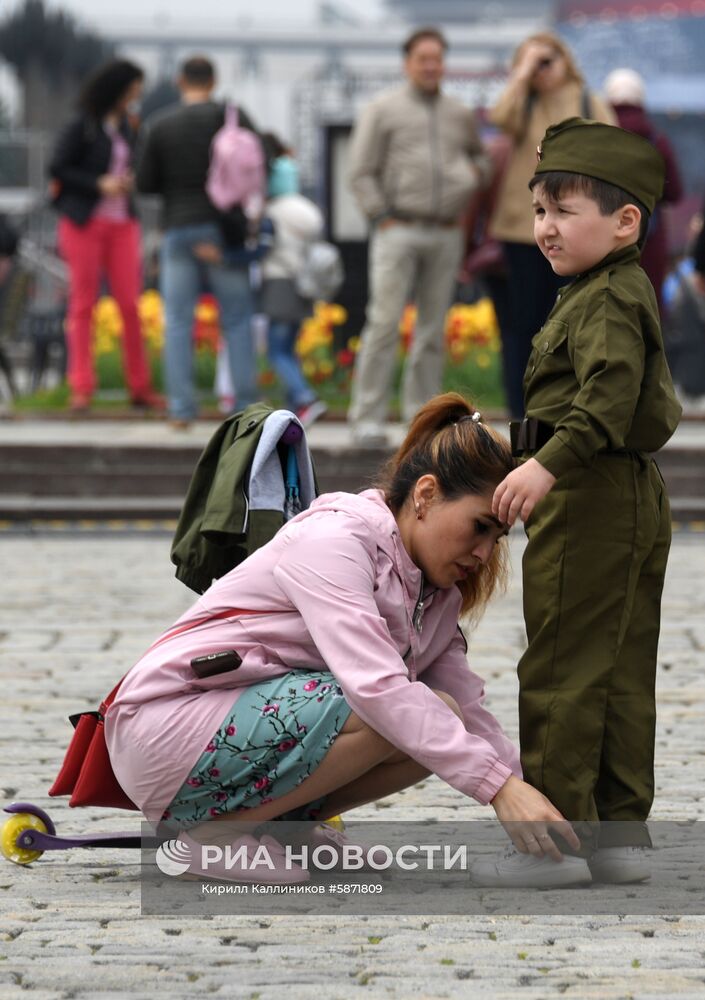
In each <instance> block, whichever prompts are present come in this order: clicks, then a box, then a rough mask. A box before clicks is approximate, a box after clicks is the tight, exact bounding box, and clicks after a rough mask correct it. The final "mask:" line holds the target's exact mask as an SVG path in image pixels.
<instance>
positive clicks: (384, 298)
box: [348, 28, 491, 446]
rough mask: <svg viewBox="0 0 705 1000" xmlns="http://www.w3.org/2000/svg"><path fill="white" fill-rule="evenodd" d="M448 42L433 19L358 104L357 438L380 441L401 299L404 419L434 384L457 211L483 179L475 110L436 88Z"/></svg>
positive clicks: (458, 235) (458, 244)
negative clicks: (411, 311)
mask: <svg viewBox="0 0 705 1000" xmlns="http://www.w3.org/2000/svg"><path fill="white" fill-rule="evenodd" d="M446 49H447V42H446V40H445V38H444V37H443V35H442V34H441V33H440V32H439V31H438V30H437V29H435V28H422V29H419V30H417V31H415V32H414V33H413V34H412V35H411V36H410V37H409V38H408V39H407V41H406V42H405V43H404V45H403V47H402V51H403V53H404V71H405V74H406V77H407V81H406V83H405V84H404V85H403V86H401V87H398V88H395V89H394V90H389V91H385V92H384V93H382V94H380V95H379V96H378V97H377V98H376V99H375V100H374V101H373V102H372V103H371V104H370V105H369V106H368V107H367V108H366V109H365V110H364V111H363V113H362V115H361V117H360V120H359V122H358V123H357V125H356V127H355V130H354V133H353V138H352V146H351V168H350V184H351V188H352V191H353V194H354V195H355V198H356V199H357V202H358V204H359V205H360V207H361V209H362V211H363V212H364V213H365V215H366V216H367V218H368V219H369V220H370V223H371V225H372V236H371V241H370V266H369V283H370V291H369V300H368V304H367V323H366V325H365V328H364V330H363V331H362V346H361V349H360V353H359V355H358V357H357V361H356V364H355V371H354V375H353V383H352V394H351V401H350V410H349V412H348V420H349V422H350V424H351V429H352V434H353V440H354V441H355V443H357V444H359V445H362V446H375V445H379V444H384V443H385V442H386V437H385V434H384V422H385V420H386V419H387V409H388V402H389V392H390V386H391V380H392V375H393V371H394V362H395V358H396V353H397V349H398V344H399V321H400V318H401V316H402V313H403V310H404V306H405V305H406V303H407V302H408V301H410V300H413V301H414V302H415V304H416V308H417V321H416V329H415V331H414V337H413V344H412V347H411V351H410V354H409V357H408V360H407V363H406V368H405V372H404V378H403V383H402V390H401V410H402V417H403V419H404V420H410V419H411V417H412V416H413V414H414V413H415V412H416V410H417V409H418V408H419V407H420V406H422V405H423V403H425V402H426V401H427V400H428V399H430V397H431V396H434V395H435V394H436V393H438V392H440V390H441V379H442V374H443V360H444V342H443V326H444V318H445V314H446V311H447V309H448V307H449V305H450V301H451V295H452V292H453V287H454V284H455V278H456V271H457V268H458V263H459V260H460V255H461V251H462V246H463V232H462V229H461V226H460V221H461V216H462V213H463V210H464V209H465V207H466V205H467V203H468V200H469V198H470V195H471V194H472V193H473V192H474V191H475V190H476V189H477V188H478V187H482V186H484V185H485V184H486V183H487V181H488V180H489V174H490V170H491V167H490V163H489V160H488V158H487V157H486V156H485V154H484V153H483V149H482V146H481V144H480V141H479V138H478V135H477V129H476V126H475V118H474V115H473V113H472V111H471V110H470V109H469V108H467V107H465V106H464V105H463V104H461V103H460V102H459V101H457V100H455V99H454V98H452V97H448V96H446V95H445V94H443V93H441V90H440V84H441V80H442V79H443V75H444V56H445V52H446Z"/></svg>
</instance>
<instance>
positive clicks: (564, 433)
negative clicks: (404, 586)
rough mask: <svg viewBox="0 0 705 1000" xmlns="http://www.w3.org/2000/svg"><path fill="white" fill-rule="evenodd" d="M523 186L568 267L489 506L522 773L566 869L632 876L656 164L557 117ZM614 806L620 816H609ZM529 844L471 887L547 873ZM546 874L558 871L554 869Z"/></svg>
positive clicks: (655, 517) (654, 589) (646, 704)
mask: <svg viewBox="0 0 705 1000" xmlns="http://www.w3.org/2000/svg"><path fill="white" fill-rule="evenodd" d="M538 154H539V161H538V165H537V168H536V174H535V176H534V177H533V179H532V181H531V183H530V185H529V186H530V188H531V191H532V195H533V203H534V211H535V225H534V235H535V238H536V242H537V243H538V245H539V247H540V249H541V250H542V252H543V253H544V254H545V256H546V257H547V258H548V260H549V261H550V263H551V265H552V267H553V270H554V271H555V272H556V273H557V274H559V275H562V276H564V277H565V278H566V279H567V280H568V279H570V280H569V281H568V284H566V285H565V286H564V287H562V288H561V291H560V292H559V294H558V298H557V301H556V304H555V306H554V308H553V310H552V312H551V314H550V315H549V317H548V320H547V321H546V323H545V325H544V326H543V327H542V329H541V330H540V331H539V333H538V334H537V335H536V336H535V337H534V340H533V351H532V353H531V356H530V358H529V362H528V367H527V370H526V374H525V377H524V392H525V399H526V414H527V418H526V419H525V420H524V421H523V422H522V423H521V424H516V425H513V426H512V436H513V439H514V443H515V449H516V453H517V454H518V455H521V457H522V458H523V459H524V461H523V462H522V463H521V464H520V465H519V467H518V468H517V469H515V470H514V471H513V472H512V473H510V474H509V475H508V476H507V478H506V479H505V480H504V481H503V482H502V483H500V485H499V486H498V487H497V491H496V493H495V496H494V502H493V510H494V513H495V514H496V515H497V517H498V518H499V519H500V520H501V521H502V522H508V523H509V524H512V523H514V521H515V520H516V518H517V517H520V518H521V519H522V520H523V521H524V522H525V523H526V533H527V536H528V544H527V547H526V551H525V555H524V561H523V587H524V618H525V622H526V631H527V638H528V648H527V650H526V652H525V654H524V656H523V657H522V659H521V661H520V663H519V668H518V672H519V684H520V695H519V724H520V742H521V759H522V767H523V769H524V778H525V780H526V781H528V782H530V783H531V784H532V785H535V786H536V787H537V788H538V789H540V790H541V791H542V792H543V793H544V794H545V795H547V796H548V798H549V799H550V800H551V801H552V802H553V803H555V805H556V807H557V808H558V809H560V810H561V812H562V813H563V815H564V816H565V817H566V819H568V820H570V821H571V822H573V821H588V822H587V823H586V824H585V825H583V826H582V827H581V826H578V827H576V829H577V830H578V833H579V834H580V836H581V840H582V850H581V852H580V853H581V854H582V855H583V856H582V857H566V858H565V859H564V860H565V861H567V862H568V863H569V864H570V865H571V866H572V867H573V868H574V871H575V881H576V882H582V881H589V880H590V879H591V878H592V879H594V880H595V881H606V882H633V881H641V880H642V879H644V878H648V876H649V874H650V865H649V859H648V855H647V854H646V852H645V850H644V848H647V847H649V846H650V839H649V833H648V830H647V827H646V822H645V821H646V818H647V816H648V814H649V810H650V808H651V804H652V801H653V793H654V771H653V760H654V742H655V717H656V710H655V693H654V687H655V673H656V652H657V644H658V634H659V617H660V603H661V592H662V589H663V580H664V575H665V570H666V560H667V556H668V550H669V546H670V535H671V516H670V509H669V503H668V497H667V495H666V490H665V488H664V484H663V480H662V479H661V476H660V474H659V471H658V469H657V467H656V465H655V463H654V462H653V460H652V459H651V458H650V457H649V456H650V454H651V453H652V452H655V451H657V450H658V449H659V448H661V447H662V445H664V444H665V442H666V441H667V440H668V439H669V438H670V437H671V435H672V434H673V432H674V430H675V428H676V426H677V424H678V420H679V417H680V406H679V405H678V402H677V400H676V397H675V393H674V390H673V384H672V382H671V376H670V373H669V370H668V366H667V364H666V360H665V356H664V349H663V340H662V336H661V330H660V326H659V314H658V309H657V305H656V298H655V295H654V290H653V288H652V286H651V284H650V282H649V280H648V278H647V277H646V274H645V273H644V271H643V270H642V269H641V268H640V267H639V254H640V245H641V242H642V241H643V238H644V236H645V234H646V227H647V226H648V218H649V214H650V213H651V212H652V211H653V209H654V206H655V204H656V201H657V200H658V198H659V197H660V195H661V191H662V188H663V175H664V168H663V161H662V159H661V156H660V154H659V153H658V152H657V151H656V150H655V149H654V147H653V146H652V145H651V144H650V143H649V142H647V140H645V139H643V138H642V137H640V136H638V135H635V134H633V133H630V132H626V131H623V130H622V129H619V128H615V127H614V126H610V125H603V124H601V123H598V122H594V121H587V120H585V119H581V118H570V119H567V120H566V121H563V122H561V123H560V124H558V125H554V126H552V127H551V128H549V129H548V131H547V132H546V135H545V136H544V139H543V142H542V145H541V146H540V147H539V150H538ZM622 821H626V822H622ZM555 872H556V868H555V862H553V861H552V860H551V859H550V858H549V857H547V856H546V855H545V854H544V853H543V850H542V845H541V843H540V842H539V841H538V839H537V842H536V844H535V846H534V845H531V853H530V854H518V853H516V854H514V855H512V856H509V857H505V858H504V859H503V860H501V861H499V862H495V861H493V862H485V863H478V865H476V867H475V869H474V871H473V876H474V877H475V879H476V881H479V882H481V883H484V884H487V885H516V886H518V885H529V886H532V885H533V886H549V885H551V884H552V881H553V878H554V877H555ZM563 875H564V877H563V878H562V879H561V881H562V883H563V884H565V881H566V880H565V873H563Z"/></svg>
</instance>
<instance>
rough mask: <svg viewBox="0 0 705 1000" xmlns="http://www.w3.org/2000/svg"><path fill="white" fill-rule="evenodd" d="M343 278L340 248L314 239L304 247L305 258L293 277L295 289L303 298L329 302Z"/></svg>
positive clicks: (338, 288) (337, 290)
mask: <svg viewBox="0 0 705 1000" xmlns="http://www.w3.org/2000/svg"><path fill="white" fill-rule="evenodd" d="M344 279H345V271H344V269H343V260H342V257H341V256H340V250H338V248H337V247H336V246H334V245H333V244H332V243H327V242H326V241H325V240H314V241H313V243H311V244H310V245H309V246H308V247H307V249H306V258H305V261H304V264H303V266H302V267H301V269H300V271H299V272H298V274H297V275H296V277H295V278H294V284H295V285H296V291H297V292H298V293H299V295H301V296H303V298H305V299H314V300H317V299H321V300H322V301H324V302H331V301H332V300H333V298H334V297H335V295H336V294H337V293H338V292H339V291H340V287H341V285H342V284H343V281H344Z"/></svg>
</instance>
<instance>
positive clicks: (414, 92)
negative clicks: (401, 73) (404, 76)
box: [405, 80, 443, 104]
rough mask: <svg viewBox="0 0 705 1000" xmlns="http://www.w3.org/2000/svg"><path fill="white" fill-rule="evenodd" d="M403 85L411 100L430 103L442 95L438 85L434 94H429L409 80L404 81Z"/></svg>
mask: <svg viewBox="0 0 705 1000" xmlns="http://www.w3.org/2000/svg"><path fill="white" fill-rule="evenodd" d="M405 87H406V92H407V94H409V96H410V97H411V98H412V99H413V100H415V101H420V102H421V104H432V103H433V102H434V101H437V100H439V99H440V98H441V96H442V95H443V91H442V90H441V88H440V87H439V88H438V90H437V91H436V92H435V93H434V94H429V93H428V92H427V91H425V90H421V88H420V87H417V86H415V85H414V84H413V83H412V82H411V80H407V81H406V84H405Z"/></svg>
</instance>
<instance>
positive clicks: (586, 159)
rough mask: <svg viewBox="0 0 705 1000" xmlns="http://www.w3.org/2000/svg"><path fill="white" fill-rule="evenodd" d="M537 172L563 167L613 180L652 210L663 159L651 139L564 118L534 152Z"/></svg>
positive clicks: (659, 190)
mask: <svg viewBox="0 0 705 1000" xmlns="http://www.w3.org/2000/svg"><path fill="white" fill-rule="evenodd" d="M536 152H537V155H538V164H537V165H536V173H537V174H546V173H549V171H553V170H564V171H566V172H568V173H571V174H584V175H585V176H587V177H595V178H597V180H600V181H607V183H608V184H615V185H616V186H617V187H620V188H622V190H623V191H626V192H627V193H628V194H631V195H633V196H634V197H635V198H638V200H639V201H640V202H641V203H642V205H643V206H644V207H645V208H646V209H647V211H648V212H649V213H651V212H653V210H654V206H655V205H656V202H657V201H658V200H659V198H660V197H661V195H662V193H663V181H664V163H663V157H662V156H661V154H660V153H659V151H658V150H657V149H656V148H655V147H654V146H652V145H651V143H650V142H649V141H648V139H643V138H642V137H641V136H640V135H636V134H635V133H634V132H627V131H626V130H625V129H623V128H617V127H616V126H615V125H604V124H603V123H602V122H594V121H589V120H588V119H587V118H566V119H565V121H562V122H559V123H558V124H557V125H551V126H549V128H547V129H546V134H545V135H544V137H543V139H542V140H541V145H540V146H539V147H538V149H537V150H536Z"/></svg>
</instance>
